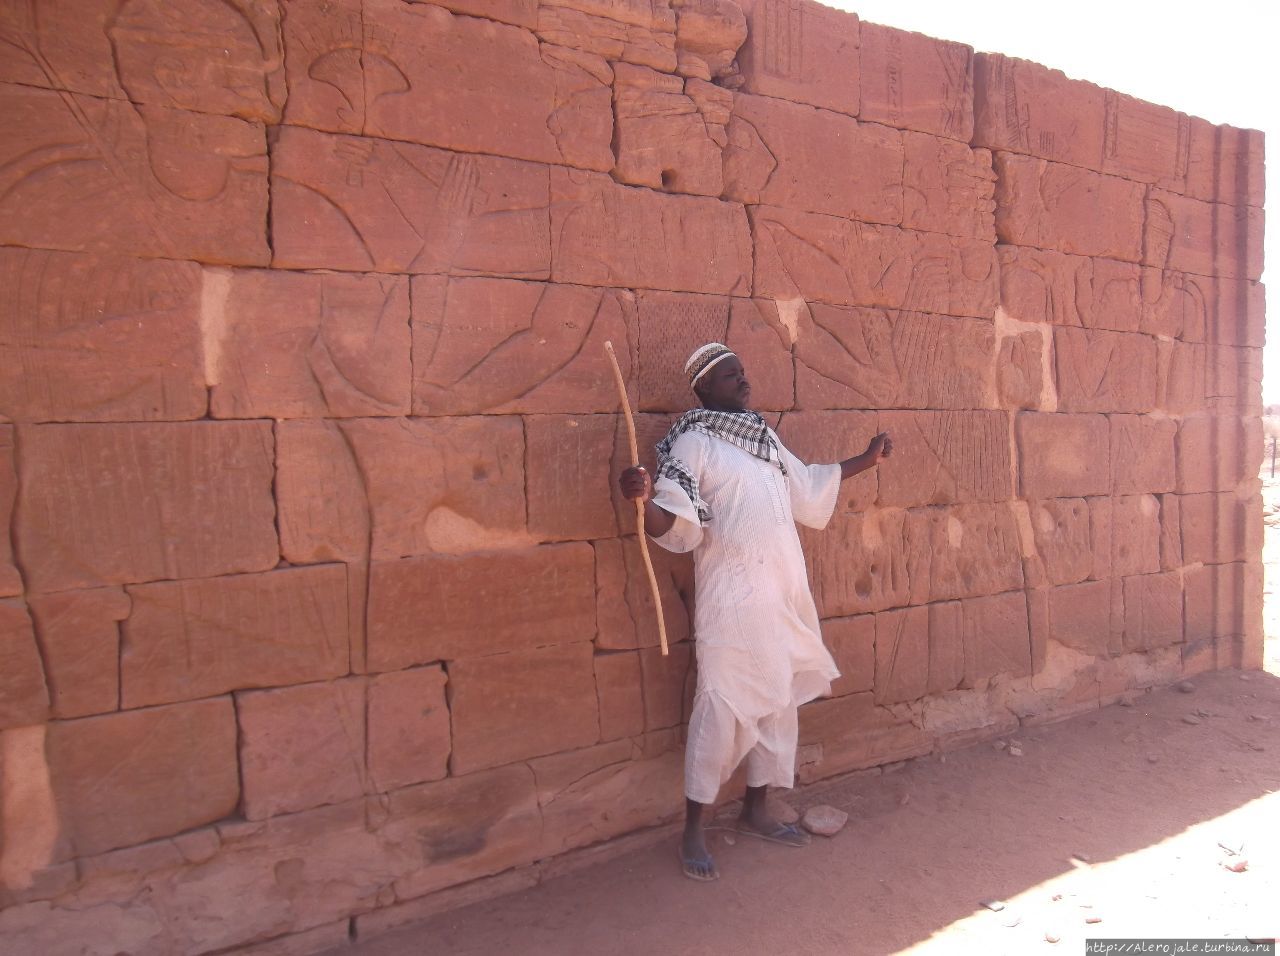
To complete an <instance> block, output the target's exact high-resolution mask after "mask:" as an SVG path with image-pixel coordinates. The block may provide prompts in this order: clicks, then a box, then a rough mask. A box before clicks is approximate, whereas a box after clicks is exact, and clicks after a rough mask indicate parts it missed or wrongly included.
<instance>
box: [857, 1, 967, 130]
mask: <svg viewBox="0 0 1280 956" xmlns="http://www.w3.org/2000/svg"><path fill="white" fill-rule="evenodd" d="M861 39H862V44H861V47H860V51H859V52H860V55H861V64H860V66H861V70H860V71H859V72H860V77H861V93H862V97H861V100H862V101H861V104H860V106H859V111H858V116H859V118H861V119H863V120H867V121H868V122H872V123H884V124H885V125H886V126H894V127H897V128H898V129H914V130H919V131H921V132H923V133H935V134H937V135H938V136H946V137H947V138H949V139H953V140H959V141H960V142H962V143H965V144H966V145H967V144H968V142H969V140H970V139H972V138H973V50H972V49H971V48H970V47H967V46H965V45H964V44H962V43H952V42H951V41H949V40H935V39H934V38H933V37H929V36H925V35H924V34H922V33H908V32H907V31H905V30H895V29H894V28H893V27H885V26H881V25H880V24H878V23H863V24H862V37H861Z"/></svg>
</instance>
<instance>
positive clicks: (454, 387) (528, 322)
mask: <svg viewBox="0 0 1280 956" xmlns="http://www.w3.org/2000/svg"><path fill="white" fill-rule="evenodd" d="M635 315H636V298H635V295H634V294H633V293H631V292H627V291H623V290H617V289H593V288H589V287H586V286H575V285H559V284H554V283H552V284H548V283H541V282H512V281H508V280H505V279H503V280H499V279H483V278H455V279H446V278H444V277H429V278H417V279H414V282H413V370H414V379H413V414H415V415H430V416H434V415H470V414H478V413H482V412H495V413H496V412H521V413H525V414H554V413H571V414H581V413H586V412H612V411H614V410H616V409H617V407H618V398H617V391H616V389H612V388H608V387H601V386H602V385H607V384H608V383H609V382H610V381H611V379H612V373H611V372H610V370H609V360H608V357H607V355H606V354H605V351H604V343H605V342H606V341H609V342H612V343H613V348H614V353H615V354H616V355H617V358H618V365H619V367H620V368H621V369H622V374H623V377H624V379H625V380H627V381H628V382H630V381H631V380H632V379H633V376H634V363H635V338H636V333H635ZM634 400H635V399H634V395H633V396H632V401H634Z"/></svg>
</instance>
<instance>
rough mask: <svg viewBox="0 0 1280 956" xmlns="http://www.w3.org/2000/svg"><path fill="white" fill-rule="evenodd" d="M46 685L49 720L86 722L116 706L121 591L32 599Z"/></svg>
mask: <svg viewBox="0 0 1280 956" xmlns="http://www.w3.org/2000/svg"><path fill="white" fill-rule="evenodd" d="M30 605H31V616H32V617H33V618H34V619H35V624H36V629H37V632H38V633H39V635H40V648H41V651H42V653H43V655H44V661H45V668H46V676H47V679H48V683H49V698H50V705H51V706H50V715H51V716H53V717H63V718H65V717H86V716H89V715H90V714H101V713H105V712H107V711H112V710H115V709H116V708H117V707H119V705H120V629H119V622H120V621H123V620H124V619H125V618H126V617H128V616H129V610H130V608H131V606H132V604H131V602H130V600H129V597H128V595H127V594H126V593H125V592H124V589H123V588H94V589H92V590H89V591H59V592H57V593H56V594H40V595H35V596H33V597H32V598H31V599H30Z"/></svg>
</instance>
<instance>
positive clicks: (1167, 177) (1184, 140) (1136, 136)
mask: <svg viewBox="0 0 1280 956" xmlns="http://www.w3.org/2000/svg"><path fill="white" fill-rule="evenodd" d="M1105 92H1106V115H1105V126H1104V133H1105V135H1104V139H1103V149H1102V170H1103V172H1107V173H1112V174H1113V175H1116V176H1123V177H1125V178H1126V179H1134V180H1137V181H1138V182H1143V183H1155V184H1157V185H1160V186H1163V187H1165V188H1166V189H1178V190H1181V189H1182V187H1183V184H1184V182H1185V180H1186V178H1187V156H1188V150H1189V148H1190V126H1189V120H1188V118H1187V116H1186V115H1185V114H1184V113H1176V112H1174V111H1173V110H1171V109H1169V108H1168V107H1164V106H1157V105H1156V104H1154V103H1144V102H1143V101H1142V100H1139V99H1135V98H1134V97H1132V96H1124V95H1123V94H1120V93H1117V92H1115V91H1114V90H1107V91H1105Z"/></svg>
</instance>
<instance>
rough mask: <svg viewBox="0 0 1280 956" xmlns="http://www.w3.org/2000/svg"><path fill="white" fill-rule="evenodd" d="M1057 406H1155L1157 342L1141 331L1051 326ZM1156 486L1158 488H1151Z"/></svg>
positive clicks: (1102, 408) (1110, 409) (1141, 408)
mask: <svg viewBox="0 0 1280 956" xmlns="http://www.w3.org/2000/svg"><path fill="white" fill-rule="evenodd" d="M1053 345H1054V355H1055V358H1056V365H1057V373H1058V374H1057V381H1058V408H1059V409H1060V410H1062V411H1064V412H1150V411H1153V410H1154V409H1155V407H1156V377H1157V364H1158V356H1157V351H1158V350H1157V346H1156V340H1155V339H1153V338H1151V337H1150V336H1147V335H1133V334H1130V333H1126V332H1107V331H1103V330H1100V329H1099V330H1091V329H1069V328H1059V329H1055V330H1054V333H1053ZM1151 490H1158V489H1151Z"/></svg>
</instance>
